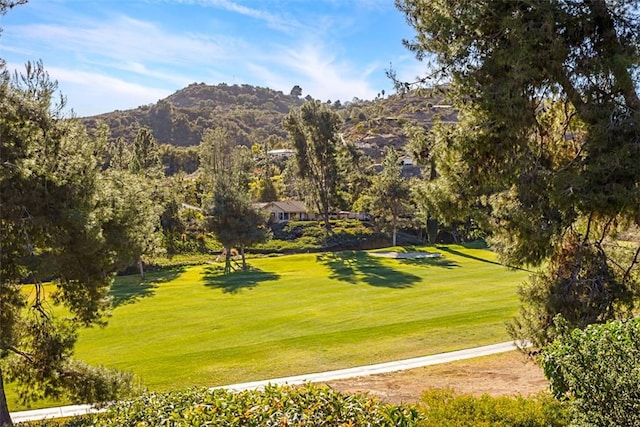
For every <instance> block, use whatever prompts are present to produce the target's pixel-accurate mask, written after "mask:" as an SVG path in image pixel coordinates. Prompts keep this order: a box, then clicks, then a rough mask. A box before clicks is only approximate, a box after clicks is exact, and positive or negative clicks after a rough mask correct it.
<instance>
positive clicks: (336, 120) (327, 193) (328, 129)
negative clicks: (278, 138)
mask: <svg viewBox="0 0 640 427" xmlns="http://www.w3.org/2000/svg"><path fill="white" fill-rule="evenodd" d="M340 123H341V119H340V116H339V115H338V113H336V112H335V111H333V110H332V109H331V107H329V106H328V105H326V104H322V103H321V102H320V101H307V102H305V103H304V104H303V105H302V106H301V107H300V109H297V110H291V111H290V112H289V114H288V115H287V116H286V117H285V118H284V121H283V126H284V128H285V129H286V131H287V132H288V133H289V138H290V139H291V142H292V144H293V147H294V149H295V151H296V162H297V166H298V168H297V172H298V174H299V176H300V177H301V178H302V179H304V180H305V181H306V182H307V184H308V188H309V190H310V197H311V200H312V203H313V204H314V205H315V206H316V209H317V211H318V213H319V214H321V215H322V217H323V220H324V224H325V228H326V229H327V231H331V224H330V223H329V213H330V211H331V207H332V203H333V202H334V201H335V199H336V192H337V186H338V181H339V177H338V164H337V159H336V151H337V150H336V147H337V145H338V141H339V135H338V130H339V127H340Z"/></svg>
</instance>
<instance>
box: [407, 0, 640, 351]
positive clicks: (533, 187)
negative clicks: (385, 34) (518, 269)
mask: <svg viewBox="0 0 640 427" xmlns="http://www.w3.org/2000/svg"><path fill="white" fill-rule="evenodd" d="M396 4H397V6H398V7H399V8H400V10H401V11H402V12H404V13H405V15H406V17H407V21H408V22H409V24H410V25H411V26H412V27H413V28H414V29H415V30H416V36H415V38H414V39H413V40H411V41H406V45H407V47H408V48H409V49H410V50H412V51H413V52H414V53H415V54H416V55H417V57H418V58H419V59H433V62H432V63H431V64H430V72H431V73H432V74H431V76H430V77H442V78H443V79H444V81H445V82H446V83H447V84H448V88H447V92H448V96H449V97H450V98H451V100H452V102H454V104H455V106H456V108H457V109H458V111H459V116H458V124H457V125H456V126H453V127H450V126H444V125H443V126H440V129H439V133H438V136H437V138H438V143H437V144H435V146H434V153H433V155H434V156H437V157H438V161H437V164H438V173H439V174H440V178H438V179H439V180H440V179H441V180H443V182H445V183H446V185H445V186H443V187H442V188H444V187H448V188H449V189H450V190H451V194H453V195H454V197H452V198H451V199H452V200H451V201H452V206H454V205H457V204H459V203H460V202H462V204H463V206H466V208H467V209H470V208H477V209H476V210H475V214H476V218H477V219H478V220H480V221H483V222H484V223H486V224H491V225H492V230H493V233H494V238H495V239H494V245H495V247H496V248H497V249H498V250H499V252H500V254H501V256H502V258H503V260H505V261H506V262H507V263H509V264H510V265H525V264H531V265H543V264H544V265H546V266H547V267H546V268H545V270H546V271H544V272H543V273H542V274H540V275H537V276H536V277H534V278H532V280H531V282H530V284H529V285H528V286H525V287H524V288H523V289H522V299H523V303H524V304H523V308H522V312H521V314H520V316H519V318H518V319H516V321H515V322H514V323H513V324H512V332H513V334H514V336H515V337H517V338H526V339H530V340H532V341H533V342H534V343H535V344H539V345H542V344H544V343H545V342H547V341H548V340H549V339H550V337H552V336H553V334H554V332H553V324H552V319H553V317H554V315H555V314H556V313H561V314H563V315H564V316H565V317H566V318H567V319H570V321H571V322H572V325H573V326H584V325H585V324H588V323H593V322H604V321H605V320H606V319H608V318H611V317H616V316H623V315H625V313H628V310H630V309H631V308H632V307H633V306H634V295H636V294H635V293H636V292H637V289H638V286H637V283H636V277H637V273H636V270H637V262H638V255H639V254H640V247H638V245H637V244H634V247H633V248H628V247H627V248H624V247H619V246H618V245H617V243H616V239H615V236H616V233H617V231H618V230H620V228H624V227H626V226H628V225H629V224H633V223H636V224H637V223H639V222H640V221H639V220H638V218H640V191H639V188H640V186H639V185H638V184H639V183H640V163H639V162H638V161H637V159H638V158H639V156H640V140H639V139H638V138H639V136H638V135H640V98H639V97H638V87H639V86H640V84H639V81H638V78H639V76H640V72H639V71H640V70H639V64H640V10H639V9H638V7H637V2H636V1H634V0H622V1H608V0H590V1H579V0H576V1H556V0H553V1H545V2H541V1H533V0H523V1H511V0H500V1H494V2H477V1H473V0H463V1H453V0H435V1H431V2H423V1H421V0H397V1H396ZM425 81H426V80H425ZM400 87H402V88H404V87H406V85H404V84H403V85H401V86H400ZM443 195H444V196H446V194H443Z"/></svg>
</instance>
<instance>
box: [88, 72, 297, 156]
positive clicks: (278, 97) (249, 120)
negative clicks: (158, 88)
mask: <svg viewBox="0 0 640 427" xmlns="http://www.w3.org/2000/svg"><path fill="white" fill-rule="evenodd" d="M301 104H302V100H301V99H299V98H297V97H296V96H294V95H289V94H284V93H282V92H281V91H275V90H272V89H268V88H263V87H256V86H250V85H227V84H224V83H221V84H219V85H216V86H211V85H206V84H204V83H193V84H190V85H189V86H187V87H185V88H183V89H181V90H179V91H177V92H176V93H174V94H172V95H170V96H169V97H167V98H165V99H163V100H160V101H158V102H157V103H156V104H153V105H151V106H142V107H139V108H136V109H131V110H126V111H114V112H111V113H107V114H102V115H100V116H96V117H89V118H84V119H83V121H84V122H85V124H86V125H87V127H89V128H93V127H95V126H96V124H97V122H98V121H101V122H104V123H106V124H107V125H108V126H109V129H110V136H111V138H112V139H114V140H115V139H117V138H120V137H122V138H124V139H125V140H126V141H127V142H129V143H132V142H133V140H134V138H135V136H136V134H137V132H138V129H139V128H140V127H141V126H142V127H147V128H149V129H151V131H152V132H153V134H154V136H155V137H156V139H157V140H158V142H159V143H160V144H171V145H174V146H179V147H185V146H196V145H198V144H199V143H200V140H201V136H202V134H203V132H204V131H205V130H206V129H213V128H215V127H224V128H225V129H228V130H229V132H230V133H231V136H232V139H233V142H234V145H246V146H250V145H251V137H250V135H251V133H252V132H254V131H255V130H260V131H263V132H265V133H267V134H268V135H277V136H280V137H284V136H285V132H284V130H283V129H282V128H281V126H280V123H281V122H282V118H283V117H284V116H285V114H286V113H287V112H288V111H289V109H290V108H291V107H292V106H296V105H301Z"/></svg>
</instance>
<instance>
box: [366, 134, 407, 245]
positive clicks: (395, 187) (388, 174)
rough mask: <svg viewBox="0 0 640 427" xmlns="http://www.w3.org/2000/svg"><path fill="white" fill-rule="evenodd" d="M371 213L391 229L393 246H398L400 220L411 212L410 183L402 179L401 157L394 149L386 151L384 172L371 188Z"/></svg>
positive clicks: (374, 178)
mask: <svg viewBox="0 0 640 427" xmlns="http://www.w3.org/2000/svg"><path fill="white" fill-rule="evenodd" d="M367 193H368V197H369V212H371V213H372V214H373V215H374V216H375V217H376V219H377V220H378V221H382V222H383V223H385V224H387V225H389V227H390V228H391V244H392V245H393V246H396V244H397V235H398V226H399V224H400V218H401V216H402V215H404V214H408V213H409V212H410V211H411V207H410V200H411V192H410V189H409V182H408V181H407V180H406V179H405V178H403V177H402V165H401V164H400V156H399V155H398V152H397V151H396V150H394V149H393V148H392V147H388V148H387V149H386V153H385V156H384V160H383V162H382V171H381V172H380V174H379V175H377V176H375V177H373V181H372V183H371V187H370V188H369V191H368V192H367Z"/></svg>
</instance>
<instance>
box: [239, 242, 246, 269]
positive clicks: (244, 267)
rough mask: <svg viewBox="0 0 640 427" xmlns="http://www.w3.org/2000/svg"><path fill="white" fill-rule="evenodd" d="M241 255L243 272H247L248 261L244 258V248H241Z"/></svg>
mask: <svg viewBox="0 0 640 427" xmlns="http://www.w3.org/2000/svg"><path fill="white" fill-rule="evenodd" d="M240 253H241V254H242V271H247V261H246V260H245V257H244V246H241V247H240Z"/></svg>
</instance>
